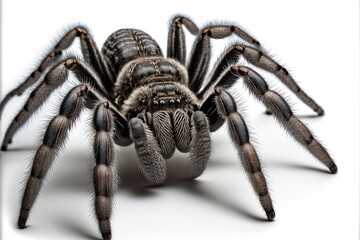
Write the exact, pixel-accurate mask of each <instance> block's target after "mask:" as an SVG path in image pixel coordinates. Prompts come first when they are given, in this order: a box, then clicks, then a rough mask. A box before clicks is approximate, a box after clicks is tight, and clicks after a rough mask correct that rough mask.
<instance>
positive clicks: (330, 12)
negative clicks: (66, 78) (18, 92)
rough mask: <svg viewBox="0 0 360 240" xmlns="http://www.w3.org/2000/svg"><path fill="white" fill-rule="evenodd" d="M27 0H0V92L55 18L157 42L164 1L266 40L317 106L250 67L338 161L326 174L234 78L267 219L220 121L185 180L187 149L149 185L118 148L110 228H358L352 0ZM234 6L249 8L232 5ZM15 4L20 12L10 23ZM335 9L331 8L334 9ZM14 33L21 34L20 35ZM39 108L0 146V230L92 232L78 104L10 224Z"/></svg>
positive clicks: (189, 234) (41, 235) (345, 233)
mask: <svg viewBox="0 0 360 240" xmlns="http://www.w3.org/2000/svg"><path fill="white" fill-rule="evenodd" d="M28 2H29V3H27V2H21V6H22V9H24V10H21V12H18V8H19V5H20V2H19V1H14V0H12V1H3V10H2V11H3V12H2V14H1V15H2V18H3V19H4V20H5V21H4V22H2V24H3V25H2V27H3V28H2V29H3V30H2V31H3V32H2V44H3V45H2V46H3V51H2V64H3V66H2V72H1V74H2V79H3V82H2V89H1V94H2V95H1V96H2V97H3V96H4V93H7V92H8V91H9V90H10V89H12V88H13V87H14V86H16V81H15V80H14V79H18V78H19V77H21V76H22V74H23V72H25V71H26V70H28V69H29V68H27V67H28V66H29V65H30V66H32V64H33V60H34V59H35V58H39V52H41V49H42V47H43V45H44V43H46V41H47V40H49V39H52V37H53V35H54V34H53V33H54V31H55V30H54V29H59V28H60V27H61V26H63V25H64V24H65V23H68V22H78V21H79V20H81V22H84V23H87V24H88V25H89V26H91V27H92V30H93V33H94V35H96V36H97V37H96V39H99V40H98V42H99V45H100V43H101V42H102V41H103V40H104V39H105V38H106V37H107V35H108V34H110V33H111V32H112V31H114V30H115V29H117V28H119V27H120V28H124V27H138V28H142V29H144V30H145V31H147V32H148V33H150V34H151V35H152V36H153V37H154V38H155V39H156V40H157V41H158V42H159V44H160V45H161V47H162V49H163V50H164V52H165V49H166V47H165V45H166V36H167V35H166V34H167V33H166V30H167V29H166V23H167V20H168V18H169V16H170V15H171V13H175V12H184V13H187V15H189V16H192V18H193V19H194V20H195V21H196V22H197V23H199V24H200V23H203V22H206V21H208V20H209V18H210V17H209V16H212V17H211V18H214V19H221V18H224V16H225V18H226V19H233V20H236V21H241V23H242V25H244V26H246V28H247V29H249V30H251V33H253V34H254V35H256V36H257V37H258V39H260V40H261V41H262V42H265V43H266V45H269V46H271V47H272V49H273V50H274V52H275V53H277V54H278V55H279V58H281V59H283V60H284V62H286V63H287V64H288V66H290V67H291V69H292V70H293V71H292V73H293V74H294V75H295V76H296V79H301V81H299V84H300V86H302V87H303V88H304V89H305V90H306V91H307V92H309V95H310V96H312V97H313V98H314V99H316V100H317V101H318V102H319V103H320V105H322V106H323V107H324V109H325V116H324V117H321V118H312V117H309V116H312V115H311V114H312V113H311V111H310V110H309V109H308V108H306V107H305V106H303V105H302V104H300V103H298V100H297V99H296V98H295V97H293V96H292V95H291V94H290V93H289V92H288V91H287V90H285V89H284V87H283V86H282V85H281V84H278V80H276V79H275V78H272V77H271V76H270V75H269V74H266V73H264V72H261V73H262V74H264V76H265V77H266V79H267V80H268V81H269V84H270V85H271V86H272V87H273V88H275V89H284V90H281V91H280V92H285V93H286V94H285V95H288V96H289V99H290V102H293V103H294V107H295V109H297V111H296V113H299V114H300V115H301V114H302V115H303V117H302V118H301V120H302V121H304V122H305V123H306V124H307V125H308V126H309V127H310V129H311V130H312V131H313V132H314V133H315V136H317V137H318V138H319V139H320V140H321V142H322V143H324V144H325V146H326V147H327V148H328V149H329V151H330V153H331V155H332V156H333V158H334V159H335V161H336V163H337V165H338V167H339V173H338V174H337V175H331V174H329V173H328V170H327V169H326V168H325V167H324V166H322V165H321V164H320V163H319V162H318V161H317V160H316V159H314V157H313V156H311V155H310V154H309V153H307V152H306V151H305V150H304V149H303V148H302V147H301V146H299V144H297V143H295V142H294V141H293V140H292V139H291V138H290V137H289V136H286V134H284V131H283V130H282V129H281V128H280V127H279V126H278V124H277V123H275V120H274V119H273V118H272V117H270V116H266V115H264V114H263V111H264V107H263V106H261V105H260V104H259V103H256V101H254V100H253V99H252V98H249V95H248V94H247V92H246V91H244V90H243V88H241V86H242V85H241V84H239V85H238V86H237V87H239V88H240V89H238V93H240V95H241V96H242V97H241V99H242V102H244V105H245V107H246V108H247V109H246V114H245V113H244V115H246V116H247V117H246V119H247V120H248V123H249V125H250V127H251V130H252V132H253V135H252V137H255V138H256V140H257V141H256V144H255V146H256V149H257V151H258V152H259V155H260V160H261V161H262V164H263V166H264V171H265V173H266V177H267V181H268V184H269V185H270V190H271V196H272V199H273V201H274V207H275V212H276V220H275V221H274V222H268V221H267V220H266V215H265V213H264V212H263V211H262V209H261V206H260V204H259V202H258V199H257V197H256V195H255V194H254V192H253V190H252V189H251V186H250V184H249V182H248V180H247V177H246V176H245V174H244V172H243V171H242V169H241V166H240V164H239V161H238V159H237V155H236V152H235V151H234V149H233V147H232V146H231V144H230V141H228V137H227V136H226V130H225V129H224V128H223V129H221V131H220V132H219V133H216V134H213V135H212V136H213V154H212V158H211V162H210V164H209V166H208V168H207V170H206V171H205V173H204V174H203V175H202V176H201V177H200V178H198V179H197V180H195V181H188V180H184V175H185V174H184V173H185V169H186V168H185V164H186V159H187V155H186V154H179V153H178V152H176V154H175V156H174V157H173V158H171V159H170V160H169V161H168V163H169V179H168V182H167V183H166V184H165V185H164V186H161V187H151V186H149V184H148V183H146V181H145V179H144V177H143V176H142V175H141V174H140V173H139V170H138V168H137V165H136V154H135V152H134V151H133V147H129V148H126V149H122V150H121V154H120V156H121V157H120V158H119V159H118V161H119V165H120V168H119V169H120V171H121V176H122V180H123V185H122V187H119V190H118V192H117V193H116V195H115V197H114V202H113V206H114V209H113V214H112V219H111V221H112V228H113V229H112V234H113V239H145V238H146V239H149V240H150V239H206V240H210V239H220V238H221V239H230V240H231V239H239V238H242V239H265V238H266V239H276V240H278V239H295V240H297V239H298V240H300V239H301V240H302V239H327V240H337V239H357V236H358V227H359V218H358V213H359V179H358V177H359V164H358V160H359V153H358V147H359V138H358V132H359V126H358V123H359V101H358V96H359V91H358V90H359V83H358V81H354V80H357V79H359V75H358V66H359V61H358V60H359V59H358V57H354V55H353V54H354V53H358V52H359V49H358V35H354V32H356V31H358V29H359V28H358V21H356V19H357V20H358V17H355V16H357V15H358V13H356V14H357V15H356V14H353V13H351V11H350V10H354V9H355V8H354V7H353V6H351V4H349V5H345V3H343V2H341V4H340V3H338V4H335V3H333V2H331V3H330V2H329V3H328V2H327V3H326V5H327V9H326V11H325V9H324V8H323V4H320V3H314V2H310V1H309V2H306V1H301V3H300V1H299V2H293V3H292V4H291V6H290V5H289V4H288V3H287V2H286V1H278V2H276V3H275V2H272V3H271V4H270V3H268V2H266V1H264V2H261V1H246V2H241V1H240V2H241V4H240V3H239V2H236V3H235V2H232V3H231V2H229V3H228V4H223V5H216V6H213V5H212V4H209V5H208V6H207V10H206V13H207V14H205V15H204V14H203V13H202V12H203V11H202V9H203V6H202V5H200V4H198V5H196V4H195V5H192V6H193V7H189V6H191V4H194V3H191V2H190V1H188V2H187V1H182V2H183V3H182V4H171V5H174V6H170V5H164V8H163V9H164V10H162V11H161V12H159V13H157V14H156V18H154V14H151V13H149V12H148V11H145V10H146V9H151V6H148V5H147V4H150V3H142V4H143V5H142V6H143V8H141V9H140V10H139V13H138V16H142V18H145V19H146V20H144V19H136V18H135V16H134V15H133V14H130V13H126V9H133V8H134V7H135V6H134V5H133V6H127V5H124V4H125V3H124V4H123V3H121V4H120V3H118V2H120V1H117V2H116V4H115V3H114V6H113V7H112V8H111V9H107V11H110V13H109V14H106V15H107V16H105V15H104V19H101V18H97V17H96V18H94V16H93V15H91V14H90V13H91V10H93V12H96V13H98V8H100V9H102V11H103V12H104V11H105V10H104V9H103V7H105V5H104V6H99V5H98V4H89V5H88V6H87V11H85V13H82V12H83V11H80V10H79V9H82V7H83V6H82V5H81V4H83V3H79V2H81V1H76V2H74V1H66V0H65V1H62V4H59V6H57V7H58V9H57V10H56V11H55V10H54V9H55V7H54V6H53V5H52V4H49V3H48V2H46V1H44V2H42V3H41V6H42V7H41V8H40V7H38V8H36V9H33V8H34V7H33V3H30V1H28ZM149 2H150V1H149ZM27 4H30V5H31V6H30V5H27ZM38 4H40V3H38ZM126 4H132V3H126ZM133 4H135V3H133ZM268 4H270V5H268ZM175 5H176V6H175ZM310 5H311V7H309V6H310ZM353 5H354V4H353ZM39 6H40V5H39ZM70 6H71V7H70ZM229 6H230V9H229ZM233 6H236V7H233ZM260 6H262V7H260ZM279 6H281V7H279ZM4 9H7V10H6V11H4ZM29 9H32V10H31V11H29ZM118 9H122V10H121V13H122V14H124V15H121V16H120V15H119V13H118V11H119V10H118ZM244 9H252V10H251V11H247V10H246V11H241V14H240V12H239V11H240V10H244ZM253 9H256V11H253ZM269 9H272V10H271V11H269ZM356 9H358V8H356ZM95 10H96V11H95ZM19 11H20V10H19ZM219 11H220V12H219ZM354 11H355V10H354ZM305 12H306V14H305ZM320 12H321V15H319V13H320ZM349 12H350V13H351V14H350V13H349ZM62 13H67V14H62ZM86 13H87V15H86ZM116 13H117V14H116ZM334 13H336V14H334ZM19 14H20V15H21V16H22V19H26V21H25V22H24V20H22V21H21V22H20V23H19V16H20V15H19ZM49 14H50V15H49ZM58 14H59V15H58ZM254 14H257V16H256V18H255V17H254ZM341 14H342V15H341ZM60 15H61V17H60ZM240 15H241V16H240ZM335 15H336V16H339V17H338V18H337V19H335V18H334V16H335ZM110 16H112V17H110ZM114 16H117V17H114ZM319 16H321V17H319ZM150 17H151V19H150V20H149V18H150ZM260 17H261V19H260V20H259V18H260ZM61 18H64V19H61ZM319 18H320V19H319ZM39 19H41V21H40V20H39ZM44 19H47V21H45V22H44ZM115 19H116V22H115ZM129 19H131V21H130V20H129ZM247 19H248V20H247ZM255 20H256V21H255ZM102 21H103V22H102ZM246 21H248V22H246ZM40 22H41V24H42V25H41V26H40ZM130 23H131V24H130ZM47 24H48V25H47ZM25 25H26V26H25ZM24 26H25V27H24ZM274 26H276V27H275V28H274ZM344 26H347V27H346V28H345V27H344ZM334 28H336V31H337V33H336V34H334ZM19 29H21V31H20V30H19ZM44 29H45V30H49V31H45V30H44ZM319 29H321V33H320V32H319V31H320V30H319ZM354 29H356V31H354ZM24 36H26V37H27V41H28V42H27V44H22V43H23V39H21V41H20V40H19V39H20V38H24ZM281 36H282V37H281ZM344 40H345V41H346V44H344V45H341V51H338V52H336V56H334V55H335V54H334V53H329V51H333V50H334V48H335V49H336V47H334V46H338V45H337V44H338V43H341V42H343V41H344ZM225 42H226V41H223V42H221V41H218V42H214V47H215V48H216V49H219V48H220V49H223V47H224V45H226V44H225ZM190 46H191V45H188V49H190ZM15 50H16V52H15ZM13 51H14V52H13ZM22 54H23V56H22ZM310 54H311V56H309V55H310ZM20 55H21V56H22V57H19V56H20ZM214 56H217V55H216V54H214ZM336 57H337V58H338V59H335V58H336ZM344 59H352V61H349V62H345V61H343V60H344ZM335 65H336V69H335V70H334V68H335ZM345 69H346V70H345ZM31 70H32V69H30V70H29V71H31ZM13 80H14V81H13ZM335 96H336V97H335ZM19 99H20V98H15V99H14V100H13V101H11V102H10V103H9V104H8V106H7V107H6V109H5V112H6V114H4V116H3V118H2V120H1V133H0V137H1V140H2V137H3V136H4V131H5V130H6V127H7V126H8V125H9V124H10V121H11V119H12V118H13V116H14V115H15V112H16V111H17V109H19V107H20V106H21V105H22V103H23V101H24V100H19ZM50 105H52V106H53V105H54V103H52V104H50ZM47 106H49V105H47ZM47 108H48V107H44V108H43V110H42V111H41V112H39V113H38V114H36V116H37V117H36V118H33V119H32V121H31V122H30V123H29V124H27V126H26V127H24V128H23V129H21V130H20V131H19V132H18V134H17V135H16V136H15V137H14V139H13V144H11V145H9V148H8V149H9V150H8V151H7V152H1V153H0V156H1V160H0V167H1V195H0V196H1V209H0V213H1V219H0V222H1V234H2V235H1V239H16V240H18V239H20V240H21V239H39V240H40V239H99V238H100V234H99V232H98V227H97V223H96V220H95V217H94V213H93V208H92V206H93V202H92V179H91V177H92V169H91V167H92V166H93V164H94V163H93V162H94V160H93V159H91V158H90V157H89V152H90V149H91V148H90V147H89V140H88V139H87V138H86V137H85V136H84V134H83V132H84V129H87V124H86V123H84V122H86V119H88V118H89V116H83V118H82V120H83V121H82V123H79V124H77V125H76V127H75V129H74V131H73V132H72V133H71V135H70V136H69V141H68V143H67V146H68V147H67V148H66V150H65V151H64V152H63V154H62V155H61V157H60V158H59V159H57V161H56V164H55V165H54V166H53V168H52V171H51V174H50V176H49V177H48V178H47V181H46V182H47V183H46V184H45V187H44V188H43V190H42V191H41V193H40V195H39V198H38V199H37V201H36V203H35V206H34V207H33V211H32V213H31V215H30V218H29V220H28V227H27V228H26V229H24V230H19V229H17V227H16V222H17V217H18V209H19V202H20V201H19V198H20V195H21V189H22V181H23V179H24V176H25V174H24V173H25V172H26V171H27V169H28V166H29V161H30V160H31V155H32V154H33V152H34V149H35V146H34V139H36V138H38V137H39V135H40V133H39V132H40V131H41V130H43V129H44V128H45V125H44V124H43V123H44V122H46V121H45V120H44V119H48V117H43V116H44V115H46V116H49V115H51V114H49V113H48V112H47V111H46V109H47ZM53 112H54V111H52V113H53ZM34 119H37V120H34ZM38 119H40V120H38ZM345 223H346V224H345Z"/></svg>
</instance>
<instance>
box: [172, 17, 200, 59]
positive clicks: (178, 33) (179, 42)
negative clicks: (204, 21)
mask: <svg viewBox="0 0 360 240" xmlns="http://www.w3.org/2000/svg"><path fill="white" fill-rule="evenodd" d="M182 25H185V27H186V28H187V29H188V30H189V31H190V33H192V34H193V35H197V34H198V33H199V28H198V27H197V26H196V25H195V23H194V22H193V21H191V20H190V19H189V18H187V17H184V16H175V17H174V18H173V19H172V21H171V23H170V26H169V34H168V45H167V57H168V58H173V59H176V60H178V61H179V62H180V63H181V64H183V65H185V61H186V41H185V34H184V30H183V27H182Z"/></svg>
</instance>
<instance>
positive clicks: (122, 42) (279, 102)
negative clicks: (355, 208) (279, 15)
mask: <svg viewBox="0 0 360 240" xmlns="http://www.w3.org/2000/svg"><path fill="white" fill-rule="evenodd" d="M183 26H185V27H186V28H187V29H188V30H189V31H190V32H191V33H192V34H194V35H196V40H195V43H194V45H193V47H192V50H191V54H190V57H189V58H188V59H187V60H186V49H185V36H184V32H183ZM231 34H235V35H237V36H238V37H239V38H242V39H243V40H245V41H246V42H248V43H249V45H245V44H240V43H239V44H233V45H232V46H231V47H230V48H228V49H227V50H226V51H225V52H224V53H223V54H222V56H221V57H220V58H219V59H218V61H217V63H216V64H215V65H214V67H213V69H212V70H211V71H210V72H209V62H210V55H211V54H210V53H211V48H210V39H213V38H214V39H218V38H225V37H228V36H230V35H231ZM75 38H80V42H81V50H82V53H83V57H84V62H82V61H79V60H78V59H77V58H76V57H67V58H65V59H64V58H62V55H63V51H64V50H65V49H67V48H68V47H69V46H70V45H71V44H72V43H73V41H74V39H75ZM240 57H243V58H244V59H245V60H247V61H248V62H249V63H250V64H252V65H255V66H257V67H259V68H262V69H264V70H266V71H269V72H271V73H273V74H274V75H275V76H277V77H278V79H280V80H281V81H282V82H283V83H284V84H285V85H286V86H287V87H288V88H289V89H290V90H291V91H293V92H294V94H296V96H298V97H299V98H300V99H301V100H302V101H303V102H304V103H305V104H307V105H308V106H309V107H311V108H312V109H313V110H314V111H315V112H317V113H318V115H322V114H323V110H322V108H321V107H320V106H319V105H317V104H316V103H315V102H314V101H313V100H312V99H311V98H310V97H308V96H307V94H306V93H305V92H303V91H302V90H301V89H300V87H299V86H298V85H297V84H296V83H295V81H294V80H293V78H292V77H291V76H290V74H289V73H288V71H287V70H286V69H285V68H283V67H282V66H281V65H279V64H278V63H277V62H275V61H274V60H273V59H272V58H270V57H269V56H267V55H266V54H265V53H264V52H263V51H262V49H261V46H260V43H259V42H258V41H257V40H255V39H254V38H253V37H251V36H250V35H249V34H247V33H246V32H244V31H243V30H241V29H240V28H239V27H237V26H233V25H229V24H224V25H219V24H214V25H211V24H210V25H208V26H206V27H204V28H203V29H201V30H199V29H198V27H197V26H196V25H195V24H194V23H193V22H192V21H191V20H190V19H188V18H186V17H182V16H176V17H174V18H173V19H172V21H171V23H170V29H169V36H168V48H167V58H165V57H164V56H163V54H162V51H161V49H160V47H159V46H158V44H157V43H156V42H155V40H153V39H152V38H151V37H150V36H149V35H148V34H146V33H144V32H143V31H141V30H135V29H122V30H119V31H116V32H114V33H113V34H111V35H110V37H109V38H108V39H107V40H106V42H105V44H104V46H103V48H102V51H101V52H99V50H98V49H97V47H96V45H95V43H94V41H93V39H92V37H91V35H90V34H89V32H88V30H87V29H86V28H85V27H82V26H78V27H75V28H72V29H70V30H69V31H68V32H67V33H66V34H65V35H64V36H63V37H62V38H61V39H60V40H59V41H58V44H57V45H56V46H55V47H54V49H53V51H52V52H51V53H50V54H49V55H48V56H46V57H45V59H44V60H43V61H42V62H41V64H40V65H39V67H38V68H37V69H36V70H35V71H34V72H33V73H32V74H31V75H30V76H29V77H28V79H26V80H25V81H24V83H23V84H21V85H20V86H19V87H18V88H16V89H14V90H13V91H11V92H10V93H9V94H8V95H7V96H5V98H4V100H3V101H2V103H1V105H0V111H2V110H3V108H4V106H5V104H6V103H7V102H8V100H10V99H11V98H12V97H13V96H14V95H21V94H22V93H23V92H24V91H25V90H26V89H27V88H28V87H29V86H31V85H33V84H34V83H35V82H36V81H37V80H38V79H39V78H40V76H41V75H42V73H44V79H43V80H42V82H41V83H40V84H39V85H38V86H37V87H36V88H35V89H34V90H33V91H32V93H31V94H30V97H29V99H28V100H27V102H26V104H25V105H24V107H23V108H22V110H21V111H20V112H19V113H18V115H17V116H16V117H15V119H14V120H13V121H12V123H11V124H10V126H9V128H8V129H7V131H6V134H5V137H4V140H3V144H2V150H3V151H5V150H6V149H7V146H8V144H10V143H11V140H12V137H13V135H14V134H15V133H16V131H17V130H18V129H19V128H20V127H21V126H22V125H23V124H24V123H25V122H26V121H27V120H28V119H29V117H30V116H31V115H32V114H33V113H34V112H35V111H36V110H37V109H38V108H39V106H40V105H42V103H43V102H44V101H45V100H46V99H47V98H48V97H49V95H50V93H51V92H53V91H54V90H55V89H57V88H58V87H60V86H61V85H62V84H63V83H64V82H65V81H66V80H67V77H68V74H69V71H71V72H73V73H74V74H75V75H76V77H77V79H78V80H79V81H80V82H81V83H82V84H81V85H79V86H76V87H74V88H73V89H72V90H71V91H69V93H68V94H67V95H66V97H65V98H64V99H63V102H62V104H61V106H60V109H59V114H58V115H57V116H55V117H54V118H53V119H52V120H51V122H50V123H49V125H48V127H47V130H46V132H45V135H44V138H43V142H42V144H41V146H40V147H39V148H38V150H37V152H36V154H35V156H34V160H33V166H32V169H31V172H30V175H29V178H28V182H27V185H26V188H25V192H24V195H23V198H22V205H21V210H20V216H19V220H18V225H19V227H20V228H24V227H25V224H26V221H27V219H28V216H29V212H30V210H31V207H32V206H33V203H34V201H35V198H36V196H37V195H38V193H39V191H40V189H41V186H42V183H43V179H44V177H45V176H46V174H47V171H48V169H49V168H50V166H51V164H52V162H53V160H54V158H55V156H56V154H57V153H58V152H59V149H61V147H62V146H63V144H64V140H65V139H66V136H67V134H68V132H69V130H70V128H71V126H72V125H73V123H74V122H75V120H76V119H78V117H79V115H80V113H81V110H82V109H84V108H89V109H91V110H93V126H92V127H93V129H94V130H95V131H94V132H95V134H94V145H93V146H94V149H93V150H94V156H95V161H96V167H95V169H94V190H95V212H96V216H97V219H98V222H99V228H100V231H101V234H102V237H103V238H104V239H110V238H111V228H110V212H111V197H112V195H113V191H114V186H115V185H116V184H117V183H116V177H115V174H113V172H112V170H111V169H112V166H114V161H118V160H119V159H118V158H116V157H115V151H114V145H115V144H116V145H120V146H127V145H130V144H132V143H134V145H135V150H136V152H137V156H138V159H137V160H138V164H139V167H140V169H141V171H142V173H143V174H144V176H145V177H146V179H147V180H148V181H150V182H152V183H154V184H162V183H164V181H165V180H166V161H165V159H167V158H170V157H171V156H172V155H173V153H174V151H175V149H176V148H177V149H178V150H180V151H181V152H188V153H189V161H188V173H189V176H190V177H191V178H196V177H198V176H200V175H201V174H202V173H203V171H204V170H205V167H206V164H207V162H208V160H209V158H210V152H211V140H210V132H214V131H216V130H218V129H219V128H220V127H221V126H222V125H223V124H224V122H225V121H227V123H228V124H227V125H228V128H229V133H230V136H231V139H232V141H233V143H234V145H235V147H236V149H237V151H238V154H239V157H240V159H241V162H242V165H243V167H244V169H245V170H246V173H247V174H248V176H249V178H250V181H251V184H252V186H253V188H254V190H255V192H256V194H258V196H259V200H260V203H261V205H262V207H263V209H264V211H265V212H266V215H267V218H268V219H269V220H273V219H274V217H275V212H274V210H273V206H272V201H271V198H270V196H269V192H268V188H267V184H266V180H265V177H264V175H263V173H262V171H261V166H260V162H259V159H258V155H257V153H256V151H255V149H254V147H253V146H252V144H251V141H250V137H249V132H248V129H247V127H246V124H245V122H244V120H243V118H242V117H241V114H240V113H239V111H238V109H237V103H236V102H235V100H234V98H233V96H232V95H231V94H230V93H229V92H228V91H227V89H229V88H230V87H232V86H233V85H234V84H235V83H236V82H237V81H238V80H239V79H242V81H243V82H244V85H245V86H246V87H247V88H248V89H249V91H250V92H251V93H253V95H254V96H255V97H256V98H258V99H259V100H260V101H261V102H262V103H263V104H264V105H265V106H266V108H267V110H268V111H270V112H271V113H272V114H273V115H274V117H275V118H276V119H277V120H278V121H279V122H280V123H281V124H282V125H283V126H284V128H285V129H286V130H287V131H288V132H289V133H290V134H291V135H292V136H293V137H294V139H295V140H296V141H298V142H299V143H300V144H302V145H303V146H304V147H305V148H306V149H307V150H308V151H309V152H311V153H312V154H313V155H314V156H315V157H316V158H318V159H319V160H320V161H321V162H322V163H323V164H325V165H326V166H327V167H328V168H329V169H330V171H331V172H332V173H336V172H337V167H336V165H335V163H334V162H333V160H332V159H331V157H330V156H329V154H328V153H327V152H326V150H325V149H324V148H323V146H322V145H321V144H320V143H319V142H318V141H317V140H316V139H315V138H314V137H313V135H312V134H311V132H310V131H309V130H308V128H307V127H306V126H305V125H304V124H303V123H302V122H301V121H300V120H299V119H298V118H297V117H295V116H294V115H293V113H292V111H291V109H290V107H289V105H288V104H287V102H286V101H285V100H284V99H283V98H282V97H281V96H280V95H279V94H277V93H276V92H274V91H272V90H270V89H269V87H268V85H267V83H266V82H265V81H264V79H263V78H262V77H261V76H260V75H259V74H258V73H256V72H255V71H254V70H252V69H251V68H249V67H246V66H237V65H236V62H237V60H238V58H240ZM120 158H121V157H120Z"/></svg>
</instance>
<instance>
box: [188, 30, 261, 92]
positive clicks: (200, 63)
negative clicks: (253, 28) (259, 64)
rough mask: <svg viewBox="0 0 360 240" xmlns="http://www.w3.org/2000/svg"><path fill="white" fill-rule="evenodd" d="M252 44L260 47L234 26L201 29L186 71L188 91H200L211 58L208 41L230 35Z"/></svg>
mask: <svg viewBox="0 0 360 240" xmlns="http://www.w3.org/2000/svg"><path fill="white" fill-rule="evenodd" d="M233 33H234V34H235V35H236V36H238V37H240V38H242V39H244V40H245V41H247V42H249V43H252V44H253V45H254V46H256V47H260V43H259V42H258V41H257V40H255V39H254V38H253V37H251V36H250V35H249V34H248V33H246V32H245V31H243V30H241V29H240V28H239V27H237V26H234V25H210V26H207V27H205V28H203V29H202V31H201V32H200V34H199V35H198V37H197V38H196V40H195V43H194V46H193V48H192V51H191V55H190V58H189V62H188V64H187V69H188V73H189V86H190V89H191V90H192V91H193V92H195V93H197V92H199V90H200V89H201V87H202V85H203V82H204V79H205V75H206V73H207V72H208V69H209V62H210V57H211V45H210V39H221V38H226V37H228V36H230V35H231V34H233Z"/></svg>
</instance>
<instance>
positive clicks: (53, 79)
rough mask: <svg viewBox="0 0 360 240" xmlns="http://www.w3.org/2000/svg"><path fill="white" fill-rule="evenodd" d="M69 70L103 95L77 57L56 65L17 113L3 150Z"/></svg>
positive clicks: (66, 77) (63, 79)
mask: <svg viewBox="0 0 360 240" xmlns="http://www.w3.org/2000/svg"><path fill="white" fill-rule="evenodd" d="M69 71H72V72H74V73H75V75H76V76H77V79H78V80H80V81H81V82H86V83H89V85H91V86H92V87H93V88H94V89H95V90H97V92H99V93H101V94H102V95H103V96H106V95H104V94H105V93H104V92H103V91H102V89H101V86H100V85H99V84H98V80H97V79H96V77H95V76H94V75H93V74H92V73H91V72H90V71H89V70H88V69H87V68H86V67H84V65H83V64H81V63H80V62H78V61H77V60H76V59H75V58H70V59H67V60H65V61H63V62H61V63H60V64H58V65H56V66H54V67H53V68H52V69H51V70H50V71H49V72H48V73H47V74H46V75H45V78H44V80H43V81H42V82H41V83H40V85H39V86H37V88H35V89H34V91H33V92H32V93H31V94H30V97H29V99H28V100H27V102H26V103H25V105H24V107H23V108H22V109H21V110H20V112H19V113H18V114H17V115H16V117H15V118H14V120H13V121H12V122H11V123H10V126H9V127H8V129H7V131H6V134H5V137H4V140H3V143H2V146H1V150H3V151H5V150H6V149H7V145H8V144H9V143H11V141H12V138H13V136H14V134H15V133H16V132H17V131H18V130H19V129H20V128H21V127H22V126H23V125H24V124H25V123H26V122H27V121H28V120H29V118H30V117H31V116H32V115H33V114H34V113H35V112H36V111H37V110H38V109H39V107H40V106H41V105H42V104H43V103H44V102H45V101H46V100H47V99H48V97H49V96H50V94H51V93H52V92H53V91H54V90H56V89H57V88H59V87H60V86H61V85H62V84H63V83H64V82H65V81H66V80H67V79H68V74H69Z"/></svg>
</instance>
